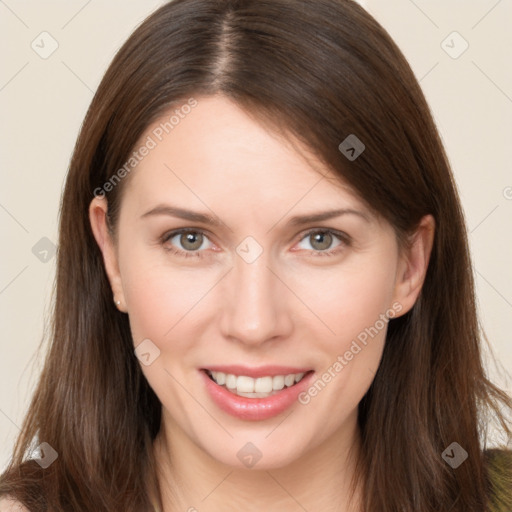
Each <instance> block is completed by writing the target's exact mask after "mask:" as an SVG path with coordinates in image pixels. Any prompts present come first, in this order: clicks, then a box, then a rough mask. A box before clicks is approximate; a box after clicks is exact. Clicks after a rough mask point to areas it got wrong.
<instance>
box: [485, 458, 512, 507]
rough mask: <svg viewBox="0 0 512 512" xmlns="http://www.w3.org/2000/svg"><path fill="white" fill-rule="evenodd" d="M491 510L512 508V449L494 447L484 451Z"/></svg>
mask: <svg viewBox="0 0 512 512" xmlns="http://www.w3.org/2000/svg"><path fill="white" fill-rule="evenodd" d="M484 457H485V460H486V470H487V479H488V483H489V491H490V496H489V498H490V500H491V503H492V504H493V508H492V509H491V510H496V511H502V510H512V450H502V449H497V448H493V449H490V450H486V451H485V452H484Z"/></svg>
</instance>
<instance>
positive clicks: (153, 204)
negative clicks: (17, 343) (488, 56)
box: [0, 0, 512, 512]
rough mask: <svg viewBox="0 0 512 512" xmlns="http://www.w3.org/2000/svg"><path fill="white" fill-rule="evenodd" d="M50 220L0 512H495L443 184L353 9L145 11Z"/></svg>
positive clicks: (432, 144)
mask: <svg viewBox="0 0 512 512" xmlns="http://www.w3.org/2000/svg"><path fill="white" fill-rule="evenodd" d="M60 222H61V224H60V243H59V252H58V268H57V277H56V300H55V313H54V323H53V333H52V344H51V347H50V350H49V353H48V357H47V360H46V364H45V367H44V370H43V372H42V375H41V378H40V382H39V385H38V388H37V390H36V393H35V395H34V398H33V401H32V404H31V407H30V410H29V413H28V415H27V418H26V420H25V422H24V425H23V429H22V433H21V435H20V437H19V439H18V442H17V445H16V447H15V451H14V455H13V460H12V463H11V466H10V467H9V468H7V470H6V471H5V473H4V474H3V476H2V479H1V484H0V492H1V494H2V495H3V496H4V497H5V498H4V501H3V504H2V508H1V510H14V509H16V507H23V509H25V510H30V511H43V510H51V511H57V510H58V511H60V510H63V511H68V510H70V511H71V510H72V511H113V510H115V511H117V510H119V511H150V510H160V511H164V512H174V511H177V510H189V511H193V510H200V511H217V510H223V511H226V510H227V511H230V510H290V511H291V510H338V511H354V512H355V511H357V512H361V511H367V512H370V511H388V510H389V511H391V510H397V511H398V510H400V511H437V512H439V511H448V510H450V511H460V512H462V511H464V512H468V511H471V512H472V511H474V512H476V511H478V512H481V511H482V510H489V511H498V510H499V511H501V510H510V509H511V507H512V495H511V491H510V490H511V488H512V462H511V457H510V453H509V452H508V451H507V450H505V449H503V450H488V449H486V448H487V446H486V442H485V439H486V432H487V430H486V427H487V420H488V417H489V416H490V415H491V414H493V413H494V414H496V415H497V416H498V418H499V419H500V420H501V424H500V428H501V429H502V430H503V433H504V435H506V436H508V438H510V435H511V431H510V425H509V424H508V423H507V422H506V421H505V416H504V412H503V411H505V409H506V408H507V410H510V407H511V406H512V403H511V400H510V397H508V396H507V395H506V393H504V392H503V391H501V390H500V389H498V388H497V387H496V386H495V385H493V384H492V383H491V382H489V380H488V379H487V378H486V375H485V373H484V370H483V366H482V360H481V353H480V350H481V349H480V337H481V333H480V332H479V329H478V321H477V317H476V311H475V298H474V289H473V281H472V274H471V265H470V259H469V254H468V246H467V240H466V233H465V228H464V220H463V213H462V210H461V206H460V202H459V199H458V196H457V192H456V187H455V185H454V183H453V178H452V175H451V172H450V169H449V165H448V162H447V158H446V155H445V152H444V150H443V147H442V144H441V142H440V139H439V136H438V133H437V131H436V128H435V126H434V123H433V120H432V117H431V115H430V112H429V109H428V106H427V104H426V102H425V99H424V97H423V95H422V92H421V90H420V88H419V85H418V83H417V81H416V80H415V78H414V76H413V73H412V71H411V70H410V68H409V66H408V64H407V62H406V61H405V59H404V57H403V55H402V54H401V52H400V51H399V49H398V48H397V47H396V45H395V44H394V43H393V42H392V40H391V39H390V37H389V36H388V34H387V33H386V32H385V31H384V29H383V28H382V27H381V26H380V25H379V24H378V23H377V22H376V21H375V20H374V19H372V18H371V16H369V14H368V13H366V12H365V11H364V10H363V9H362V8H360V7H359V6H358V5H357V4H356V3H354V2H352V1H348V0H320V1H315V2H311V1H306V0H294V1H293V2H291V1H289V0H260V1H257V2H256V1H251V0H238V1H237V0H231V1H230V0H220V1H217V2H211V1H206V0H175V1H173V2H170V3H168V4H166V5H165V6H163V7H162V8H160V9H159V10H158V11H156V12H155V13H154V14H153V15H152V16H150V17H149V18H148V19H147V20H146V21H145V22H144V23H143V24H142V25H141V26H140V27H139V28H138V29H137V30H136V31H135V32H134V34H133V35H132V36H131V37H130V38H129V39H128V41H127V42H126V43H125V45H124V46H123V47H122V48H121V50H120V51H119V53H118V55H117V56H116V58H115V59H114V61H113V63H112V64H111V66H110V68H109V69H108V71H107V73H106V75H105V77H104V79H103V81H102V83H101V84H100V86H99V88H98V91H97V93H96V95H95V97H94V99H93V102H92V104H91V107H90V109H89V112H88V114H87V116H86V119H85V122H84V124H83V126H82V130H81V133H80V136H79V138H78V142H77V145H76V148H75V152H74V155H73V158H72V161H71V165H70V169H69V173H68V177H67V182H66V187H65V190H64V193H63V198H62V210H61V221H60ZM500 410H501V412H500ZM36 447H37V449H36Z"/></svg>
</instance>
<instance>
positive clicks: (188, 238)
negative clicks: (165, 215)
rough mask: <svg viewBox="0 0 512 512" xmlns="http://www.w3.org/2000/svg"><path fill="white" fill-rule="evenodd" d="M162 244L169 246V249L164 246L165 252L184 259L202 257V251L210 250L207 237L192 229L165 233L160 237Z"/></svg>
mask: <svg viewBox="0 0 512 512" xmlns="http://www.w3.org/2000/svg"><path fill="white" fill-rule="evenodd" d="M206 242H208V243H209V244H210V245H208V244H207V243H206ZM162 243H163V244H169V245H170V247H167V246H165V245H164V247H165V248H166V250H168V251H170V252H172V253H174V254H178V255H181V256H185V257H188V256H197V257H202V256H203V255H202V254H201V252H202V250H204V249H209V248H211V242H210V241H209V239H208V237H207V236H206V235H205V234H204V233H203V232H202V231H198V230H193V229H180V230H177V231H172V232H170V233H167V234H165V235H164V236H163V237H162Z"/></svg>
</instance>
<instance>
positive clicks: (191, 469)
mask: <svg viewBox="0 0 512 512" xmlns="http://www.w3.org/2000/svg"><path fill="white" fill-rule="evenodd" d="M164 414H165V413H164ZM359 451H360V432H359V429H358V427H357V416H356V415H354V417H351V418H349V419H348V420H347V422H346V424H345V425H343V426H342V428H341V429H340V430H339V431H338V432H337V433H336V434H335V435H334V436H332V437H330V438H328V439H326V440H325V441H324V442H323V443H322V444H320V445H317V446H315V447H314V448H312V449H311V450H309V451H306V452H305V453H304V455H302V456H301V457H300V458H299V459H296V460H295V461H293V462H292V463H290V464H287V465H285V466H282V467H278V468H271V469H257V466H256V467H255V468H253V469H247V468H239V467H232V466H228V465H226V464H223V463H221V462H219V461H217V460H215V459H214V458H212V457H211V456H210V455H209V454H208V453H207V452H205V451H204V450H203V449H202V448H201V447H200V446H198V445H197V444H196V443H194V441H193V440H192V439H191V438H190V437H188V436H187V434H186V433H185V432H184V431H183V430H182V429H181V428H180V427H179V426H178V425H177V424H176V423H174V422H172V420H170V418H169V417H168V416H167V417H165V418H164V421H163V422H162V428H161V430H160V432H159V434H158V436H157V438H156V440H155V443H154V453H155V461H156V464H157V478H158V481H159V485H160V489H161V500H162V512H178V511H180V512H183V511H187V512H199V511H200V512H219V511H222V512H235V511H236V512H238V511H240V510H245V511H255V512H256V511H258V512H259V511H261V510H266V511H268V512H274V511H275V512H277V511H279V512H288V511H290V512H291V511H294V512H295V511H297V510H300V509H301V508H302V509H303V510H323V511H324V512H359V511H360V510H361V506H360V501H361V492H360V491H361V489H360V484H359V485H357V486H356V488H355V489H354V491H355V492H354V495H353V499H352V500H351V499H350V496H351V490H352V488H351V481H352V477H353V476H354V467H355V463H356V461H357V457H358V456H359Z"/></svg>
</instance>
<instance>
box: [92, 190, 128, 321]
mask: <svg viewBox="0 0 512 512" xmlns="http://www.w3.org/2000/svg"><path fill="white" fill-rule="evenodd" d="M107 208H108V204H107V199H106V198H105V197H104V196H102V197H95V198H94V199H93V200H92V201H91V204H90V205H89V220H90V222H91V229H92V232H93V235H94V238H95V239H96V242H97V244H98V246H99V248H100V250H101V253H102V255H103V263H104V265H105V271H106V273H107V276H108V280H109V282H110V287H111V288H112V293H113V294H114V299H113V300H115V302H116V306H117V308H118V309H119V310H120V311H123V312H124V313H126V312H127V311H126V307H125V304H126V302H125V297H124V292H123V286H122V280H121V273H120V272H119V262H118V256H117V249H116V246H115V244H114V241H113V240H112V236H111V234H110V233H109V230H108V226H107Z"/></svg>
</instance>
